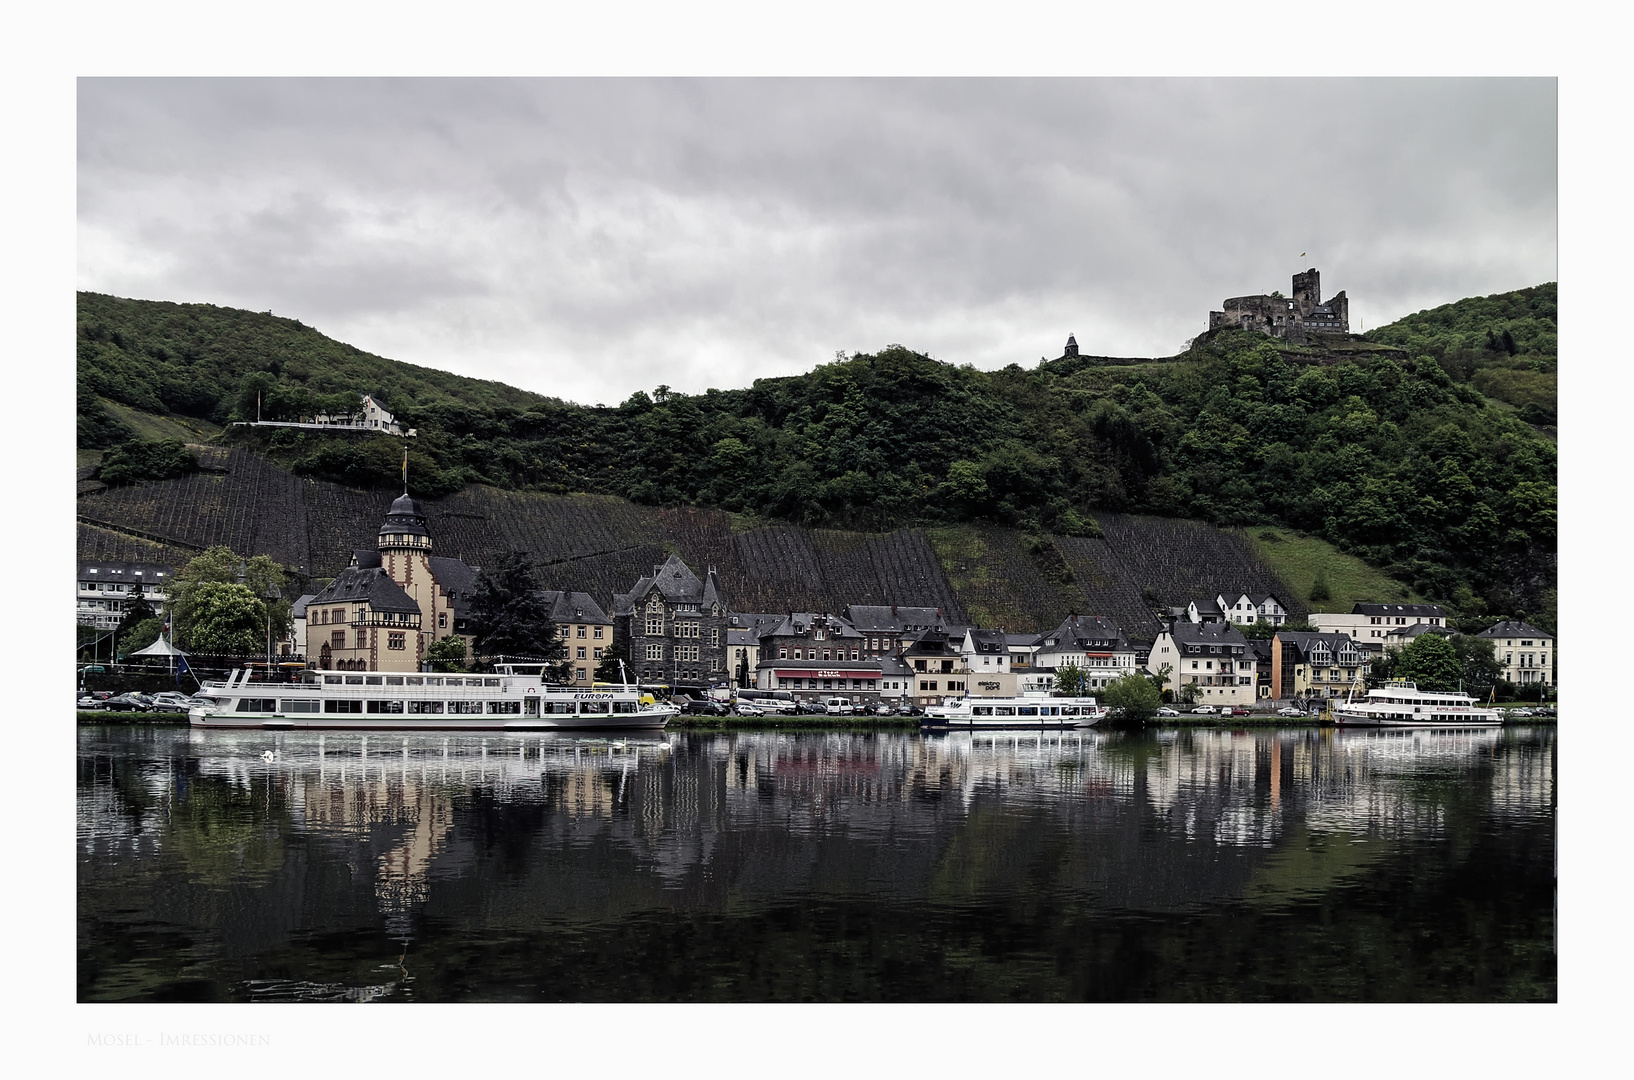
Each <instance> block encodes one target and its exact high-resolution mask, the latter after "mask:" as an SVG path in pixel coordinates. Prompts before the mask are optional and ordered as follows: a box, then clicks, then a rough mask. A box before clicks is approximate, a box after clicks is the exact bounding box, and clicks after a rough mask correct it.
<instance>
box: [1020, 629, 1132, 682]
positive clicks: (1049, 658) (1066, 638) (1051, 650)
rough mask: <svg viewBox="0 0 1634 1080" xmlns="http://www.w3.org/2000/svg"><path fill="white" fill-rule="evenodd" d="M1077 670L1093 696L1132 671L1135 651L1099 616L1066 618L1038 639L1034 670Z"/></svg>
mask: <svg viewBox="0 0 1634 1080" xmlns="http://www.w3.org/2000/svg"><path fill="white" fill-rule="evenodd" d="M1068 665H1073V666H1076V667H1078V668H1080V669H1081V670H1082V671H1083V672H1084V676H1085V688H1086V690H1087V691H1088V692H1090V693H1093V692H1094V691H1096V690H1100V689H1102V688H1103V687H1105V686H1106V685H1107V684H1108V683H1110V682H1113V681H1114V680H1116V679H1121V678H1122V677H1123V676H1125V675H1128V674H1129V673H1131V672H1133V671H1134V670H1135V650H1134V648H1133V647H1132V646H1130V644H1129V642H1128V640H1127V639H1126V638H1125V637H1124V636H1123V631H1122V630H1121V629H1119V628H1118V627H1117V625H1116V624H1114V623H1112V622H1111V621H1110V620H1108V619H1106V618H1105V617H1104V616H1101V615H1069V616H1067V618H1066V620H1065V621H1063V622H1062V623H1061V625H1060V626H1058V627H1056V628H1055V629H1054V630H1052V631H1050V632H1049V633H1047V634H1041V635H1039V637H1038V642H1037V648H1036V649H1035V651H1034V654H1033V669H1034V670H1035V671H1044V670H1048V671H1052V672H1057V673H1058V672H1060V670H1061V669H1062V668H1064V667H1067V666H1068Z"/></svg>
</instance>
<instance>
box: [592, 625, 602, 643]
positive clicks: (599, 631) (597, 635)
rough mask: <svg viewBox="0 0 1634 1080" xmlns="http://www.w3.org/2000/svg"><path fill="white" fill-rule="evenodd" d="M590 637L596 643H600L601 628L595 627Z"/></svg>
mask: <svg viewBox="0 0 1634 1080" xmlns="http://www.w3.org/2000/svg"><path fill="white" fill-rule="evenodd" d="M590 636H591V637H593V638H595V639H596V640H597V641H600V640H601V627H599V626H598V627H596V628H595V633H593V634H591V635H590Z"/></svg>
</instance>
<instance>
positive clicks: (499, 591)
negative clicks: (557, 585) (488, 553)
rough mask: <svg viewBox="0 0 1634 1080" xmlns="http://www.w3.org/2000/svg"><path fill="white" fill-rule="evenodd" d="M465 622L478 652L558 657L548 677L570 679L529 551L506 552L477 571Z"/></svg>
mask: <svg viewBox="0 0 1634 1080" xmlns="http://www.w3.org/2000/svg"><path fill="white" fill-rule="evenodd" d="M467 625H468V626H469V627H470V628H471V639H472V641H471V643H472V646H473V648H474V649H475V651H476V652H477V654H478V655H480V656H484V657H492V656H525V657H528V658H530V659H539V660H551V661H556V663H554V664H551V665H549V666H547V667H546V669H545V673H544V677H545V678H546V679H554V680H556V681H564V680H565V679H566V678H567V672H568V664H567V663H566V661H565V660H563V659H562V658H563V657H564V656H565V655H566V649H564V648H563V646H562V643H561V641H560V640H558V638H557V636H556V624H555V623H554V622H553V621H552V620H551V617H550V605H549V604H548V603H547V602H546V601H545V598H544V597H543V596H541V595H540V594H539V584H538V577H537V574H536V571H535V570H534V566H533V559H532V558H530V557H529V556H528V554H527V553H526V552H522V551H511V552H507V553H505V554H504V555H502V556H500V558H499V560H498V562H497V564H496V565H495V566H493V567H492V568H491V569H488V570H484V571H483V572H482V573H481V574H479V575H477V583H476V587H475V588H474V589H473V590H472V593H471V613H470V621H469V623H468V624H467Z"/></svg>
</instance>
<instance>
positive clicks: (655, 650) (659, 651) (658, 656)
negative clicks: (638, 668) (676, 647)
mask: <svg viewBox="0 0 1634 1080" xmlns="http://www.w3.org/2000/svg"><path fill="white" fill-rule="evenodd" d="M663 658H664V646H662V645H648V646H647V659H648V660H662V659H663Z"/></svg>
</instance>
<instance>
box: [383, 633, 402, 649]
mask: <svg viewBox="0 0 1634 1080" xmlns="http://www.w3.org/2000/svg"><path fill="white" fill-rule="evenodd" d="M405 636H406V635H404V634H403V633H402V632H401V631H393V632H391V633H389V634H387V635H386V648H388V649H401V648H403V640H404V637H405Z"/></svg>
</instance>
